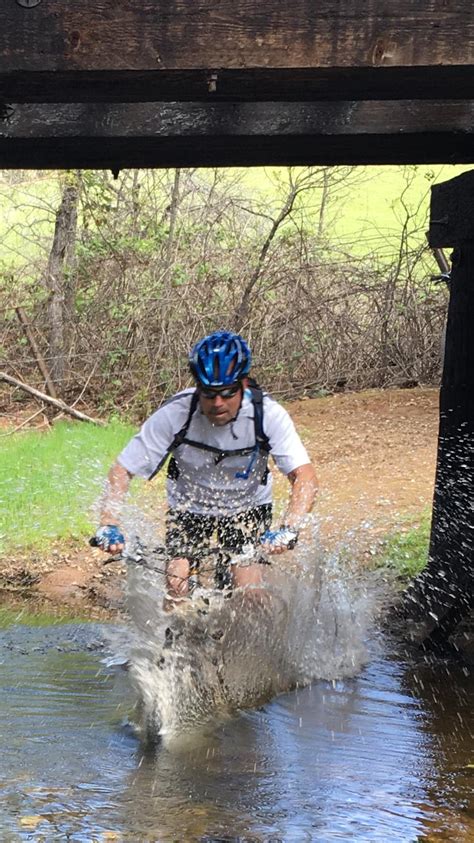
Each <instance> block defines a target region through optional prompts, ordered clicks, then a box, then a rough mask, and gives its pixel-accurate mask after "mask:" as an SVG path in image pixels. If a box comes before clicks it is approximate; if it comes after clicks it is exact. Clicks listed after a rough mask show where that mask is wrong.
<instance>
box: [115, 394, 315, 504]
mask: <svg viewBox="0 0 474 843" xmlns="http://www.w3.org/2000/svg"><path fill="white" fill-rule="evenodd" d="M194 392H195V390H194V389H187V390H184V391H183V392H179V393H178V394H177V395H175V396H174V397H173V398H171V399H170V400H169V401H167V402H166V403H165V404H163V406H162V407H160V409H159V410H157V411H156V412H155V413H153V415H152V416H150V418H149V419H147V421H146V422H145V423H144V424H143V426H142V428H141V430H140V431H139V432H138V433H137V434H136V436H134V438H133V439H132V440H131V441H130V442H129V443H128V445H126V447H125V448H124V450H123V451H122V453H121V454H120V455H119V457H118V462H119V463H120V465H121V466H123V468H125V469H126V470H127V471H129V472H130V474H134V475H135V474H136V475H139V476H140V477H145V478H146V479H148V480H149V479H151V478H152V477H153V476H154V474H155V472H156V469H157V467H158V466H159V465H160V463H161V462H162V460H163V459H164V458H165V457H166V455H167V453H168V450H169V447H170V445H171V443H172V442H173V440H174V437H175V435H176V434H177V433H178V432H179V431H181V430H182V428H183V427H184V426H185V424H186V422H187V419H188V417H189V411H190V407H191V399H192V395H193V393H194ZM263 431H264V433H265V434H266V436H267V437H268V441H269V446H270V449H271V456H272V457H273V459H274V461H275V463H276V465H277V467H278V468H279V470H280V471H281V472H282V473H283V474H289V473H290V472H291V471H293V470H294V469H295V468H298V467H299V466H300V465H305V464H307V463H309V461H310V460H309V457H308V454H307V451H306V449H305V447H304V445H303V443H302V442H301V439H300V437H299V436H298V434H297V432H296V430H295V426H294V424H293V422H292V420H291V418H290V416H289V414H288V413H287V411H286V410H285V409H284V408H283V407H282V406H281V405H280V404H278V403H277V402H276V401H274V400H273V399H272V398H271V397H270V396H269V395H264V396H263ZM186 439H190V440H193V441H195V442H199V443H203V444H205V445H208V446H209V445H210V446H212V447H213V448H217V449H219V450H220V451H235V450H238V449H241V448H254V446H255V445H256V442H255V423H254V405H253V402H252V398H251V393H250V390H245V391H244V395H243V399H242V404H241V407H240V410H239V412H238V414H237V417H236V418H235V419H234V420H233V421H232V422H229V423H228V424H225V425H222V426H219V425H214V424H212V422H210V421H209V419H208V418H207V417H206V416H205V415H204V413H203V412H202V410H201V408H200V406H199V403H198V405H197V407H196V410H195V411H194V413H193V415H192V417H191V420H190V424H189V427H188V429H187V432H186ZM173 456H174V458H175V460H176V464H177V468H178V477H177V479H170V478H169V477H168V480H167V495H168V503H169V505H170V506H171V507H173V508H179V509H185V510H186V511H189V512H194V513H197V514H201V515H220V516H225V515H235V514H236V513H239V512H243V511H245V510H247V509H250V508H252V507H254V506H260V505H261V504H268V503H271V500H272V477H271V474H270V473H268V477H267V479H266V482H263V481H264V476H265V468H266V462H267V454H266V453H265V452H264V451H261V450H259V451H257V452H256V456H255V454H249V455H246V456H243V455H241V454H240V455H238V456H225V457H224V458H223V459H220V460H216V453H213V452H211V451H205V450H202V449H200V448H197V447H195V446H192V445H188V444H185V443H184V444H182V445H180V446H179V447H178V448H177V449H176V450H174V451H173ZM249 469H250V470H249Z"/></svg>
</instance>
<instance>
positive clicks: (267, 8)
mask: <svg viewBox="0 0 474 843" xmlns="http://www.w3.org/2000/svg"><path fill="white" fill-rule="evenodd" d="M25 6H26V4H24V3H18V2H14V0H8V2H7V0H3V2H2V4H1V5H0V32H1V33H2V50H1V56H0V71H1V72H4V73H12V72H18V71H54V72H57V73H61V72H63V71H67V70H75V71H80V70H112V69H113V70H139V71H143V70H152V71H154V70H157V69H158V70H173V69H176V70H186V69H187V70H190V69H199V68H201V69H219V68H229V69H230V68H234V69H238V70H240V69H242V68H309V67H313V68H315V67H382V66H391V67H394V66H399V67H402V66H406V67H409V66H421V65H425V66H429V65H432V66H436V65H470V64H472V63H473V55H474V47H473V44H474V37H473V34H474V33H473V28H474V19H473V14H472V4H471V2H470V0H450V2H449V3H447V2H446V0H424V2H423V3H421V2H420V0H368V2H367V3H361V2H360V0H318V2H317V3H316V2H314V0H293V2H291V3H288V0H266V2H262V0H240V2H239V3H236V2H235V0H114V2H111V0H74V2H64V0H43V2H41V0H40V2H39V3H37V4H36V5H35V6H34V7H33V6H32V7H30V8H26V7H25Z"/></svg>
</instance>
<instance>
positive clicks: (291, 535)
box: [260, 526, 298, 550]
mask: <svg viewBox="0 0 474 843" xmlns="http://www.w3.org/2000/svg"><path fill="white" fill-rule="evenodd" d="M297 541H298V530H296V529H295V528H294V527H285V526H283V527H280V529H279V530H265V532H264V533H263V534H262V535H261V536H260V543H261V544H268V545H270V547H282V548H285V550H293V548H294V546H295V544H296V542H297Z"/></svg>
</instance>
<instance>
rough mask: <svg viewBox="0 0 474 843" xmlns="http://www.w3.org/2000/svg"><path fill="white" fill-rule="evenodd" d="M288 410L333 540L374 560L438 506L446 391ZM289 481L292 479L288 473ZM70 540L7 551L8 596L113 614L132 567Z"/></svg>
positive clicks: (349, 397) (330, 401)
mask: <svg viewBox="0 0 474 843" xmlns="http://www.w3.org/2000/svg"><path fill="white" fill-rule="evenodd" d="M288 409H289V410H290V413H291V415H292V417H293V419H294V421H295V423H296V425H297V427H298V430H299V431H300V433H301V435H302V437H303V439H304V441H305V444H306V445H307V447H308V450H309V452H310V455H311V458H312V459H313V461H314V464H315V466H316V468H317V472H318V477H319V481H320V494H319V499H318V504H317V513H318V516H319V518H320V521H321V536H322V540H323V542H324V543H325V544H326V545H328V546H334V545H336V546H338V545H341V546H345V547H347V548H348V549H349V550H350V552H351V553H352V554H353V555H354V556H357V558H358V559H360V560H361V563H362V564H364V561H366V560H369V559H370V560H371V559H372V558H373V556H374V555H376V554H377V553H378V552H379V551H380V549H381V545H382V543H383V539H384V537H385V536H386V535H387V534H388V533H390V532H393V531H395V530H397V529H406V528H407V525H410V524H412V523H413V522H414V521H416V519H417V517H419V516H420V514H421V513H422V512H423V511H426V509H427V508H428V507H430V505H431V501H432V494H433V482H434V472H435V460H436V440H437V428H438V390H435V389H411V390H386V391H378V390H373V391H369V392H364V393H354V394H339V395H333V396H328V397H325V398H318V399H304V400H301V401H296V402H294V403H292V404H290V405H288ZM283 482H286V481H283ZM102 560H103V554H101V553H100V552H99V551H95V550H91V549H90V548H88V547H87V546H82V545H79V546H78V545H77V544H71V546H70V547H69V548H67V550H66V551H65V550H64V546H63V547H61V549H53V551H52V552H51V554H50V555H49V557H48V558H47V559H45V558H43V557H38V558H35V557H33V558H32V557H28V558H17V559H14V560H12V559H9V560H3V561H2V564H1V568H0V576H1V577H2V581H0V588H1V593H0V597H2V598H3V600H4V601H14V602H15V603H16V602H17V601H19V600H21V601H22V602H24V601H25V600H26V601H28V603H29V604H30V605H36V606H40V607H41V608H46V609H48V610H53V611H55V612H61V611H63V610H64V609H67V611H68V612H71V611H73V612H74V613H77V614H78V615H83V616H91V617H104V616H113V615H114V614H115V613H116V612H117V611H118V610H119V608H120V604H121V586H122V581H123V576H124V568H123V566H121V565H112V566H105V567H104V565H103V564H102Z"/></svg>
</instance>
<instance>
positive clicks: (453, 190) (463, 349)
mask: <svg viewBox="0 0 474 843" xmlns="http://www.w3.org/2000/svg"><path fill="white" fill-rule="evenodd" d="M428 239H429V242H430V246H432V247H441V248H442V247H446V246H453V247H454V252H453V256H452V272H451V281H450V301H449V309H448V322H447V330H446V347H445V358H444V366H443V377H442V384H441V392H440V422H439V438H438V460H437V469H436V480H435V492H434V502H433V518H432V526H431V540H430V549H429V559H428V564H427V567H426V568H425V570H424V571H423V573H422V574H421V575H420V576H419V577H417V578H416V579H415V580H414V582H413V583H412V585H411V586H410V587H409V588H408V590H407V591H406V593H405V600H404V605H403V610H404V613H405V615H406V616H407V618H408V620H409V621H410V629H411V631H412V634H413V638H414V639H415V640H416V641H418V642H423V641H426V640H428V639H431V640H432V641H433V642H442V641H444V640H446V639H448V638H449V636H450V635H451V634H452V633H453V631H454V630H455V628H456V626H457V625H458V624H459V622H460V621H462V620H465V619H466V618H467V617H468V616H469V615H470V613H471V611H472V608H473V606H474V601H473V585H474V172H473V171H471V172H469V173H464V174H463V175H462V176H458V177H457V178H454V179H451V180H450V181H448V182H444V183H442V184H440V185H436V186H434V187H433V188H432V198H431V219H430V230H429V235H428Z"/></svg>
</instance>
